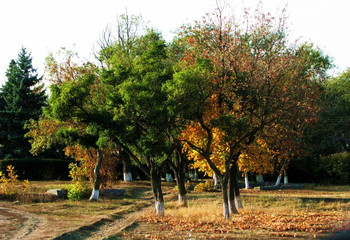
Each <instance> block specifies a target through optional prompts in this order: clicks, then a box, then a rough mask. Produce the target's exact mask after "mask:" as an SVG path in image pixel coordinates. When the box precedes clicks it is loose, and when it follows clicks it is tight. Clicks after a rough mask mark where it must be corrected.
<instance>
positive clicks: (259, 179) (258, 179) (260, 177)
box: [256, 175, 265, 183]
mask: <svg viewBox="0 0 350 240" xmlns="http://www.w3.org/2000/svg"><path fill="white" fill-rule="evenodd" d="M256 181H257V182H258V183H264V182H265V181H264V176H263V175H256Z"/></svg>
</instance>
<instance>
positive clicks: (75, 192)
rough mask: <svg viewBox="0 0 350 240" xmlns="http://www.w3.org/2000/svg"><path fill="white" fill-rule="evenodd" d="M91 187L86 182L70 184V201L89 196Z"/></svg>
mask: <svg viewBox="0 0 350 240" xmlns="http://www.w3.org/2000/svg"><path fill="white" fill-rule="evenodd" d="M90 190H91V189H90V188H89V186H88V184H86V183H85V182H75V183H74V184H71V185H69V186H68V199H69V200H70V201H78V200H82V199H85V198H87V197H88V196H89V193H90Z"/></svg>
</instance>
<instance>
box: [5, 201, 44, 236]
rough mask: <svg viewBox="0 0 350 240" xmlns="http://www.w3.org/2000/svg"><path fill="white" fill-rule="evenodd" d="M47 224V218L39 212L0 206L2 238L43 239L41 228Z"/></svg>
mask: <svg viewBox="0 0 350 240" xmlns="http://www.w3.org/2000/svg"><path fill="white" fill-rule="evenodd" d="M46 224H47V220H46V219H45V218H43V217H41V216H39V215H37V214H33V213H28V212H24V211H19V210H16V209H14V208H10V207H9V206H7V205H3V204H2V205H1V206H0V239H4V240H5V239H27V240H31V239H33V240H34V239H35V240H38V239H42V238H40V236H41V229H43V228H45V225H46ZM9 226H10V227H9Z"/></svg>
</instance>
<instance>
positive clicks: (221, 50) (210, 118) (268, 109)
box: [173, 8, 329, 218]
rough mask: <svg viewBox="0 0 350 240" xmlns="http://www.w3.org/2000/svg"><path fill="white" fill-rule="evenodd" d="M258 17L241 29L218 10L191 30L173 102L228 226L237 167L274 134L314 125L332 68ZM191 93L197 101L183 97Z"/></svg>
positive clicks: (280, 23) (281, 26) (281, 27)
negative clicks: (213, 181)
mask: <svg viewBox="0 0 350 240" xmlns="http://www.w3.org/2000/svg"><path fill="white" fill-rule="evenodd" d="M256 13H257V14H256V15H255V16H253V20H252V19H251V18H249V19H248V18H247V20H249V21H247V22H246V24H244V25H243V26H240V25H239V24H237V22H235V21H234V19H231V18H226V17H225V16H224V14H223V9H222V8H218V9H217V11H216V12H215V13H214V14H213V15H209V16H208V17H207V18H205V19H204V20H203V21H202V22H198V23H197V24H196V25H195V26H192V27H189V28H186V29H185V30H184V31H183V33H182V36H181V38H182V40H183V49H184V51H183V58H182V61H181V62H180V67H179V68H178V72H177V73H176V74H175V78H174V80H175V81H174V84H175V87H174V89H180V90H179V91H177V92H174V93H175V94H174V96H173V98H174V100H177V101H178V103H179V105H181V106H182V107H183V106H188V109H189V111H185V113H186V115H184V117H187V119H188V120H189V122H188V124H187V127H186V129H185V130H184V132H183V141H185V142H186V145H185V146H186V148H188V149H189V154H191V155H192V157H193V156H196V158H197V160H204V161H205V162H206V164H207V165H208V166H209V167H210V168H211V170H212V171H213V172H214V173H215V174H216V175H217V176H218V177H219V178H220V180H221V184H222V189H223V190H222V194H223V200H224V216H225V218H228V217H229V216H230V212H237V210H236V207H235V206H234V204H233V203H234V200H233V199H232V198H231V197H232V196H234V194H233V193H235V191H232V189H231V188H229V189H228V186H229V184H228V183H229V182H231V181H230V179H233V180H236V176H235V174H236V171H235V169H237V165H238V161H239V159H240V158H242V156H243V154H245V152H246V151H247V149H249V148H251V147H252V146H253V145H252V144H253V143H256V142H257V140H258V139H259V138H261V139H264V138H265V131H266V129H268V128H269V127H273V126H275V125H282V126H283V127H284V128H286V129H292V128H293V127H295V126H300V125H301V124H302V123H308V122H311V121H312V120H313V119H314V118H315V115H316V114H315V112H316V111H317V110H318V109H317V104H316V100H317V96H318V94H319V89H320V85H319V81H320V80H322V78H323V77H324V72H325V69H327V68H328V66H329V64H328V61H327V58H324V57H323V56H322V55H321V54H319V53H318V51H316V50H314V49H312V48H310V46H308V45H304V44H301V45H298V44H291V43H290V42H289V39H288V35H287V32H286V29H285V27H286V25H285V18H284V17H282V18H279V20H277V21H276V20H275V18H273V17H272V16H270V15H269V14H264V13H262V12H261V11H257V12H256ZM210 16H212V17H210ZM248 23H249V24H248ZM314 53H316V54H314ZM314 55H316V56H317V57H314ZM323 63H325V64H323ZM186 88H190V89H191V90H190V91H191V92H193V93H195V97H191V96H190V95H189V94H188V93H185V92H182V91H181V89H186ZM188 102H191V103H192V104H193V105H189V104H188ZM298 130H299V129H298ZM217 155H219V156H220V157H219V158H216V156H217ZM246 159H247V160H249V158H246ZM232 183H234V181H233V182H232ZM230 185H231V184H230ZM232 186H237V184H232ZM230 192H233V193H231V194H230Z"/></svg>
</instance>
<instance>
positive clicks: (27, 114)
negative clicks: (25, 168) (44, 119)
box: [0, 48, 47, 158]
mask: <svg viewBox="0 0 350 240" xmlns="http://www.w3.org/2000/svg"><path fill="white" fill-rule="evenodd" d="M6 76H7V81H6V82H5V84H4V86H3V87H2V90H1V95H0V98H1V102H2V103H3V104H2V106H1V107H0V116H1V118H0V158H24V157H29V156H30V153H29V150H30V144H29V142H28V139H27V138H26V137H25V136H24V135H25V133H26V130H24V125H25V124H26V123H28V122H29V120H30V119H38V118H39V116H40V114H41V112H42V107H43V106H44V105H45V102H46V98H47V97H46V95H45V90H44V85H43V84H42V83H41V80H42V78H41V77H39V76H38V74H37V72H36V69H35V68H33V65H32V57H31V55H30V53H28V52H27V50H26V49H25V48H22V49H21V51H20V53H19V54H18V58H17V60H11V62H10V65H9V68H8V70H7V72H6Z"/></svg>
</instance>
